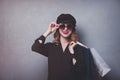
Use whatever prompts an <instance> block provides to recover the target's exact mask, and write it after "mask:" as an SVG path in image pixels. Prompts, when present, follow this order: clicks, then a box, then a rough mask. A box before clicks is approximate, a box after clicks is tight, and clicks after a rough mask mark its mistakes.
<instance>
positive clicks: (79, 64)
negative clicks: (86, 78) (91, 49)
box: [73, 45, 87, 74]
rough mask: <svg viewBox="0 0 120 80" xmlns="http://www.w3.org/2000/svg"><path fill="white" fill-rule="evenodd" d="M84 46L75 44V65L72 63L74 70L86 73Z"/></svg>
mask: <svg viewBox="0 0 120 80" xmlns="http://www.w3.org/2000/svg"><path fill="white" fill-rule="evenodd" d="M85 49H86V48H84V47H81V46H80V45H76V46H75V48H74V57H73V58H75V59H76V63H75V65H73V68H74V70H75V71H76V72H79V73H82V74H86V72H87V67H86V66H87V65H86V59H85V54H84V50H85Z"/></svg>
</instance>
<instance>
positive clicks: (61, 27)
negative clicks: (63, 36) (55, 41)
mask: <svg viewBox="0 0 120 80" xmlns="http://www.w3.org/2000/svg"><path fill="white" fill-rule="evenodd" d="M65 27H67V29H69V30H72V29H73V26H72V25H67V26H65V25H64V24H62V25H60V29H65Z"/></svg>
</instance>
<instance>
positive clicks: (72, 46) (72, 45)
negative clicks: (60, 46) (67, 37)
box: [69, 41, 77, 65]
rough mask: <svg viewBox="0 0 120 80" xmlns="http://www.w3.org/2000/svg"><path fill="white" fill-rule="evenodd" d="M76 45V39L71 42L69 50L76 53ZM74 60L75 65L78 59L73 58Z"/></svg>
mask: <svg viewBox="0 0 120 80" xmlns="http://www.w3.org/2000/svg"><path fill="white" fill-rule="evenodd" d="M75 45H77V43H76V42H74V41H71V42H70V44H69V50H70V53H71V54H74V47H75ZM72 62H73V65H75V63H76V59H75V58H73V59H72Z"/></svg>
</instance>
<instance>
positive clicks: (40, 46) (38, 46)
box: [32, 23, 58, 56]
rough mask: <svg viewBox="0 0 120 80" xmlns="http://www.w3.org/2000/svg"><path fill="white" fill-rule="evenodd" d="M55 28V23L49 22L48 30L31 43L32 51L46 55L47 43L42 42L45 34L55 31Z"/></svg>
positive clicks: (45, 36)
mask: <svg viewBox="0 0 120 80" xmlns="http://www.w3.org/2000/svg"><path fill="white" fill-rule="evenodd" d="M57 28H58V26H57V24H55V23H51V24H50V25H49V28H48V30H47V31H46V32H45V33H44V34H43V35H42V36H40V37H39V38H38V39H36V40H35V42H34V43H33V45H32V51H35V52H38V53H40V54H43V55H44V56H48V47H49V44H48V43H47V44H44V42H45V39H46V38H47V36H48V35H50V34H51V33H52V32H53V31H55V30H56V29H57Z"/></svg>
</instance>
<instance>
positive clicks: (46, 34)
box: [43, 30, 51, 37]
mask: <svg viewBox="0 0 120 80" xmlns="http://www.w3.org/2000/svg"><path fill="white" fill-rule="evenodd" d="M50 33H51V31H50V30H47V31H46V32H45V33H44V34H43V36H44V37H47V36H48V35H49V34H50Z"/></svg>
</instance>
